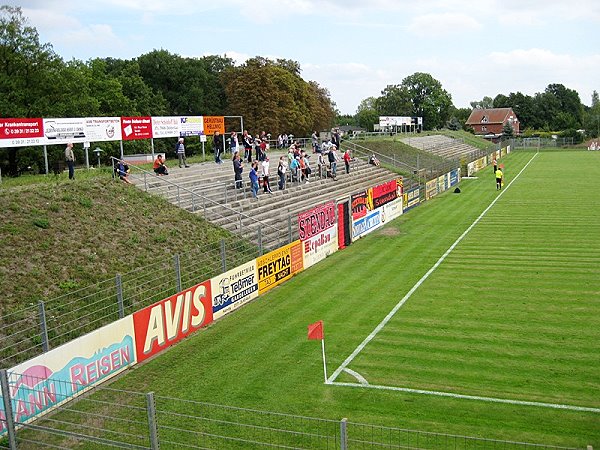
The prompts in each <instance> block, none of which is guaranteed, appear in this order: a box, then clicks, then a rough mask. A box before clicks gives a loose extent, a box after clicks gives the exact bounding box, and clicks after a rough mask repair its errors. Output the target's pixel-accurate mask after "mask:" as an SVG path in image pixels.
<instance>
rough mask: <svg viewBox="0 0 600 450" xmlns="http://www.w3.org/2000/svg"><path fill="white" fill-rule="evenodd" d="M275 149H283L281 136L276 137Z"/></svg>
mask: <svg viewBox="0 0 600 450" xmlns="http://www.w3.org/2000/svg"><path fill="white" fill-rule="evenodd" d="M277 148H283V135H281V134H280V135H279V136H277Z"/></svg>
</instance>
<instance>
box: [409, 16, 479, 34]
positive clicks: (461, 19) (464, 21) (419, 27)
mask: <svg viewBox="0 0 600 450" xmlns="http://www.w3.org/2000/svg"><path fill="white" fill-rule="evenodd" d="M481 28H482V25H481V24H480V23H479V22H478V21H477V20H475V19H474V18H473V17H471V16H468V15H466V14H459V13H442V14H425V15H422V16H417V17H414V18H413V19H412V21H411V23H410V25H409V27H408V31H409V32H411V33H413V34H415V35H417V36H419V37H421V38H429V39H432V38H439V37H443V36H448V35H452V34H463V33H471V32H473V31H478V30H480V29H481Z"/></svg>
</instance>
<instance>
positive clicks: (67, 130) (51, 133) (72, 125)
mask: <svg viewBox="0 0 600 450" xmlns="http://www.w3.org/2000/svg"><path fill="white" fill-rule="evenodd" d="M44 136H45V138H46V139H45V142H44V144H47V145H53V144H66V143H68V142H73V143H76V142H89V139H88V138H87V136H86V134H85V118H73V119H44Z"/></svg>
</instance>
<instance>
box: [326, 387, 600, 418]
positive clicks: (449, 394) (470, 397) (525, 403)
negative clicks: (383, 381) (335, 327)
mask: <svg viewBox="0 0 600 450" xmlns="http://www.w3.org/2000/svg"><path fill="white" fill-rule="evenodd" d="M328 384H331V385H333V386H343V387H354V388H367V389H378V390H382V391H400V392H407V393H409V394H424V395H434V396H438V397H451V398H460V399H466V400H479V401H482V402H492V403H506V404H509V405H519V406H538V407H542V408H552V409H566V410H569V411H579V412H592V413H600V408H592V407H589V406H575V405H561V404H560V403H545V402H532V401H527V400H510V399H505V398H495V397H481V396H479V395H464V394H453V393H452V392H441V391H427V390H424V389H410V388H403V387H394V386H380V385H376V384H359V383H340V382H338V381H335V382H331V383H328Z"/></svg>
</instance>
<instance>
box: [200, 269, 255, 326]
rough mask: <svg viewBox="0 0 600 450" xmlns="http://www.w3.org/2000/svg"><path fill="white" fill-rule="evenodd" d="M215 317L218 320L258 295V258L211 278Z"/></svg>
mask: <svg viewBox="0 0 600 450" xmlns="http://www.w3.org/2000/svg"><path fill="white" fill-rule="evenodd" d="M210 284H211V291H212V296H213V297H212V308H213V319H214V320H216V319H218V318H220V317H222V316H224V315H225V314H228V313H230V312H231V311H234V310H236V309H237V308H239V307H240V306H242V305H243V304H245V303H247V302H249V301H250V300H252V299H254V298H256V297H258V276H257V273H256V260H252V261H250V262H248V263H246V264H242V265H241V266H238V267H236V268H235V269H231V270H229V271H227V272H225V273H223V274H221V275H219V276H217V277H214V278H212V279H211V280H210Z"/></svg>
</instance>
